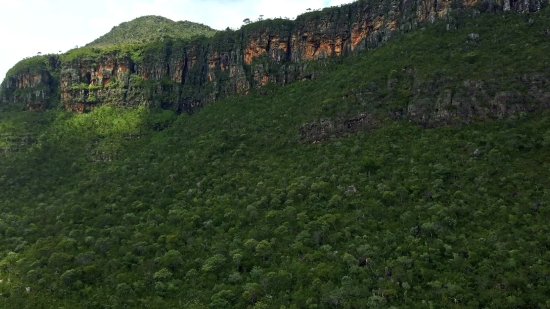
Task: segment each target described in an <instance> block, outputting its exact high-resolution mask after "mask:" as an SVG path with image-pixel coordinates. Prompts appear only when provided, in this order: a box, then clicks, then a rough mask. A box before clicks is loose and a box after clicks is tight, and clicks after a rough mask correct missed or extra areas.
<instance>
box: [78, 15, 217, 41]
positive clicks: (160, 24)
mask: <svg viewBox="0 0 550 309" xmlns="http://www.w3.org/2000/svg"><path fill="white" fill-rule="evenodd" d="M214 33H216V30H214V29H212V28H210V27H208V26H206V25H202V24H198V23H193V22H190V21H178V22H174V21H172V20H170V19H168V18H164V17H162V16H142V17H139V18H136V19H134V20H132V21H128V22H124V23H122V24H120V25H118V26H116V27H113V29H112V30H111V31H109V32H108V33H106V34H104V35H103V36H101V37H100V38H98V39H96V40H94V41H93V42H91V43H89V44H87V45H86V47H106V46H113V45H121V44H141V43H147V42H151V41H155V40H159V39H161V38H164V39H169V38H172V39H187V38H191V37H194V36H207V37H208V36H212V35H214Z"/></svg>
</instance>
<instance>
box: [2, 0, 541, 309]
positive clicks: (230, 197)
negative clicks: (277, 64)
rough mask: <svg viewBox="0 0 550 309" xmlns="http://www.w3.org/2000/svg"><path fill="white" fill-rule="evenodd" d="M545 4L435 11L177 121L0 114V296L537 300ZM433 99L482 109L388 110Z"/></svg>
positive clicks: (192, 300)
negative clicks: (288, 79)
mask: <svg viewBox="0 0 550 309" xmlns="http://www.w3.org/2000/svg"><path fill="white" fill-rule="evenodd" d="M549 17H550V11H549V10H548V8H544V9H543V10H542V11H541V12H540V13H535V14H529V13H525V14H514V13H510V12H508V13H499V14H487V15H481V16H478V17H476V18H464V19H462V20H460V21H459V22H458V23H457V28H456V29H452V30H448V27H447V25H446V24H445V23H444V22H436V23H434V24H430V25H429V27H426V28H425V29H418V30H416V31H412V32H411V33H409V34H406V35H403V36H400V37H399V38H397V39H396V40H394V41H391V42H388V43H387V44H386V45H384V46H383V47H381V48H379V49H377V50H372V51H365V52H362V53H358V54H355V55H352V56H350V57H348V58H332V59H325V60H321V61H312V62H309V63H308V65H309V66H310V68H311V69H312V70H316V71H317V72H319V74H318V77H317V78H315V79H314V80H308V81H303V82H298V83H294V84H291V85H288V86H285V87H279V86H275V85H267V86H265V87H263V88H259V89H255V90H252V91H251V93H250V94H249V95H247V96H234V97H231V98H228V99H224V100H220V101H218V102H215V103H212V104H210V105H207V106H205V107H204V108H202V109H200V110H198V111H197V112H196V113H194V114H193V115H189V114H187V113H182V114H179V115H178V114H176V113H174V112H172V111H170V110H162V109H150V108H145V107H141V108H135V109H124V108H115V107H112V106H102V107H99V108H96V109H95V110H93V111H92V112H89V113H82V114H77V113H70V112H66V111H63V110H61V109H51V110H47V111H42V112H38V111H36V112H30V111H21V109H23V106H20V105H17V104H2V105H0V149H1V150H2V151H1V152H0V156H1V163H0V192H2V193H1V194H0V235H1V236H2V237H0V307H2V308H53V307H56V308H57V307H59V308H61V307H65V308H68V307H74V308H138V307H139V308H179V307H182V308H550V302H549V301H548V295H550V250H549V238H548V234H549V232H550V225H549V223H550V222H549V220H550V162H549V161H548V154H549V151H550V112H549V111H548V108H549V107H548V106H547V105H545V104H544V103H540V101H536V100H535V99H533V98H538V97H544V96H545V95H546V94H548V93H550V92H549V89H548V87H549V83H548V80H549V79H550V78H549V76H548V75H547V72H548V68H549V63H550V62H549V61H550V50H549V48H550V41H549V39H548V34H547V33H548V29H550V19H549ZM474 34H475V35H474ZM527 81H529V83H528V82H527ZM529 85H530V86H529ZM532 85H539V86H537V87H539V88H537V89H538V90H537V91H540V93H539V92H536V93H535V91H534V90H533V89H534V87H535V86H532ZM540 85H542V86H540ZM475 89H477V90H475ZM447 92H449V93H451V95H452V97H453V98H456V97H457V96H455V94H456V93H458V94H460V95H463V96H464V97H468V98H471V97H473V98H478V101H479V105H472V110H476V111H478V110H486V113H485V114H484V116H481V114H480V113H479V112H475V111H472V113H471V115H470V116H469V117H468V118H464V117H463V115H462V114H457V116H456V117H454V118H452V117H451V118H448V117H447V116H446V114H445V115H442V114H441V113H438V112H439V111H435V109H436V108H440V107H434V108H433V111H432V112H433V113H434V114H433V115H438V117H440V118H441V119H450V120H446V121H445V122H442V121H436V120H437V119H436V120H433V121H432V119H429V120H426V121H420V120H417V119H420V118H414V117H415V116H413V115H412V114H411V113H407V111H411V110H412V109H413V107H415V106H418V105H419V104H421V103H422V102H419V95H420V94H422V95H433V96H441V97H442V98H444V95H445V93H447ZM485 96H489V97H491V98H496V99H494V100H495V101H494V102H493V101H492V102H493V103H491V102H488V101H487V102H486V101H483V98H485ZM499 98H500V99H499ZM441 100H443V99H441ZM472 100H473V99H472ZM498 100H500V101H498ZM495 102H496V103H495ZM543 102H544V101H543ZM495 106H496V107H499V108H503V107H505V108H507V109H506V112H502V111H501V112H496V111H492V109H494V108H495ZM522 107H523V108H522ZM527 107H528V108H527ZM445 108H446V111H448V112H449V113H451V112H452V109H453V108H452V107H448V106H447V107H445ZM361 115H373V116H372V117H373V118H372V119H370V118H369V119H370V120H369V121H368V122H365V124H364V125H362V126H359V127H358V126H355V125H354V122H353V121H351V120H353V119H355V120H357V119H366V118H365V117H366V116H361ZM430 115H432V114H430ZM361 117H363V118H361ZM445 117H447V118H445ZM438 119H439V118H438ZM327 123H329V124H331V125H326V126H323V124H327ZM319 126H321V128H320V129H318V128H319Z"/></svg>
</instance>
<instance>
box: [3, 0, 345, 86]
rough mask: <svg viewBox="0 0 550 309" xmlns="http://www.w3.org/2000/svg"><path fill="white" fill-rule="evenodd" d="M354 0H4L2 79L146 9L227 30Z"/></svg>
mask: <svg viewBox="0 0 550 309" xmlns="http://www.w3.org/2000/svg"><path fill="white" fill-rule="evenodd" d="M349 2H353V1H352V0H297V1H294V0H114V1H113V0H93V1H82V0H0V40H1V41H0V42H1V43H0V80H3V78H4V76H5V75H6V73H7V71H8V70H9V69H10V68H11V67H12V66H13V65H15V64H16V63H17V62H18V61H19V60H21V59H23V58H25V57H29V56H34V55H36V54H37V53H38V52H41V53H43V54H46V53H57V52H58V51H60V50H61V51H67V50H69V49H71V48H73V47H74V46H76V45H78V46H82V45H85V44H87V43H89V42H91V41H93V40H95V39H96V38H98V37H100V36H101V35H103V34H105V33H107V32H109V31H110V30H111V29H112V28H113V27H114V26H116V25H118V24H120V23H122V22H125V21H130V20H132V19H134V18H137V17H140V16H144V15H160V16H164V17H167V18H170V19H172V20H174V21H178V20H189V21H193V22H198V23H202V24H206V25H208V26H210V27H212V28H215V29H219V30H223V29H225V28H227V27H231V28H234V29H238V28H240V26H241V25H242V21H243V19H245V18H250V19H257V18H258V16H259V15H264V18H274V17H289V18H295V17H296V15H299V14H301V13H303V12H305V11H306V9H308V8H311V9H321V8H324V7H328V6H336V5H340V4H344V3H349Z"/></svg>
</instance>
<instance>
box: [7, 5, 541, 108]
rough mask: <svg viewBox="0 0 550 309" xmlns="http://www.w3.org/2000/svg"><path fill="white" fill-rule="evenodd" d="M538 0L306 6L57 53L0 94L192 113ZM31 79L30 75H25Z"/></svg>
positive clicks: (31, 102)
mask: <svg viewBox="0 0 550 309" xmlns="http://www.w3.org/2000/svg"><path fill="white" fill-rule="evenodd" d="M543 3H544V1H539V0H531V1H527V2H513V3H512V2H509V1H505V2H503V3H500V2H495V1H492V0H489V1H477V2H470V1H466V2H462V1H457V2H451V1H436V2H435V4H434V5H432V4H430V3H428V2H427V1H422V0H418V1H414V2H406V3H405V2H403V3H402V4H400V5H397V4H392V3H385V4H384V5H382V6H373V5H372V4H371V3H370V2H369V1H357V2H354V3H351V4H348V5H344V6H341V7H336V8H330V9H325V10H323V11H320V12H310V13H306V14H303V15H300V16H299V17H298V18H297V19H296V21H287V20H265V21H262V22H257V23H253V24H250V25H247V26H243V27H242V28H241V29H240V30H238V31H222V32H218V33H217V34H216V35H215V36H214V37H212V38H209V39H206V38H203V39H196V40H192V41H180V40H176V41H172V40H169V41H167V42H156V43H153V44H146V45H145V46H143V47H139V48H138V47H128V48H119V49H116V48H115V49H112V50H110V51H101V50H98V49H93V48H85V49H79V50H75V51H72V52H69V53H68V54H65V55H61V56H60V57H59V59H60V61H59V62H57V61H55V62H56V63H58V64H59V65H58V66H56V68H55V69H53V70H52V71H51V72H50V71H49V70H48V69H43V68H38V69H37V70H35V71H36V72H20V74H19V75H18V74H15V75H12V76H8V77H7V78H6V79H5V80H4V81H3V83H2V86H1V88H0V90H1V94H0V96H1V97H0V101H1V102H2V103H3V104H6V103H9V102H16V101H17V102H24V103H25V104H26V105H27V108H29V109H44V108H48V106H59V107H63V108H65V109H68V110H73V111H78V112H84V111H89V110H91V109H93V108H95V107H96V106H99V105H102V104H111V105H115V106H140V105H147V106H157V107H163V108H168V109H172V110H175V111H178V112H182V111H187V112H192V110H193V109H195V108H197V107H200V106H203V105H205V104H208V103H210V102H213V101H216V100H218V99H220V98H224V97H227V96H230V95H234V94H246V93H247V92H249V91H251V90H253V89H258V88H261V87H262V86H265V85H266V84H268V83H273V84H278V85H286V84H288V83H292V82H294V81H299V80H304V79H311V78H314V77H315V74H316V72H315V71H312V70H310V69H308V64H307V61H314V60H320V59H327V58H331V57H337V56H346V55H350V54H352V53H354V52H357V51H360V50H365V49H371V48H376V47H377V46H380V45H381V44H384V43H385V42H387V41H388V40H390V39H391V38H392V37H393V36H395V35H397V34H399V33H406V32H408V31H410V30H412V29H414V28H416V27H418V26H419V24H420V23H426V25H428V24H430V23H432V22H434V21H436V20H446V21H447V24H448V26H447V28H448V30H452V29H453V27H454V24H455V23H456V22H457V20H455V18H467V17H468V16H470V17H471V16H475V15H476V14H477V15H478V14H479V13H480V12H481V11H485V12H489V13H490V12H496V11H500V12H505V11H507V10H511V11H517V12H531V11H532V12H536V11H538V10H540V7H541V5H542V4H543ZM44 59H46V58H44ZM46 62H52V61H49V60H48V61H46ZM310 67H311V66H310ZM11 72H13V71H11ZM31 75H32V76H31ZM31 79H32V80H34V81H35V82H31V83H29V82H26V80H31ZM38 80H40V81H44V82H38ZM115 80H116V82H114V81H115Z"/></svg>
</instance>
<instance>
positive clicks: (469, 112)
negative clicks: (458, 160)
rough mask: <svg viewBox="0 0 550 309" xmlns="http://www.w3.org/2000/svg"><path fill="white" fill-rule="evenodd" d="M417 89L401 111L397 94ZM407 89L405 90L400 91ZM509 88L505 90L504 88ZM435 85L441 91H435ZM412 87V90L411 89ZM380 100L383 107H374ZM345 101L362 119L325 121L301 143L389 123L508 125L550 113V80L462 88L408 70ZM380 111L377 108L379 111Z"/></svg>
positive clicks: (304, 130)
mask: <svg viewBox="0 0 550 309" xmlns="http://www.w3.org/2000/svg"><path fill="white" fill-rule="evenodd" d="M406 83H409V84H413V85H414V93H413V94H412V95H411V96H410V97H409V98H408V99H407V101H408V102H406V103H405V104H399V106H395V105H394V104H392V102H391V96H387V97H385V98H381V95H380V93H382V92H386V93H391V92H392V91H394V92H395V90H397V91H399V89H396V88H398V87H403V86H404V85H403V84H406ZM399 84H401V85H399ZM503 84H506V85H508V86H507V88H508V89H503V87H502V85H503ZM434 85H437V86H436V87H434ZM405 87H406V86H405ZM373 98H377V102H376V103H375V102H373ZM342 100H355V101H357V102H358V103H359V104H360V105H361V106H363V109H364V111H363V112H361V113H358V114H357V115H351V116H350V115H348V116H338V117H335V118H322V119H319V120H316V121H312V122H309V123H306V124H304V125H302V126H301V127H300V136H301V141H302V142H304V143H309V142H313V143H316V142H320V141H325V140H329V139H332V138H340V137H343V136H347V135H349V134H353V133H355V132H357V131H361V130H365V129H372V128H376V127H378V126H380V125H381V124H382V123H383V122H384V120H388V119H389V120H392V121H397V120H402V119H406V120H408V121H409V122H413V123H416V124H418V125H420V126H422V127H424V128H433V127H441V126H447V125H462V124H469V123H473V122H475V121H476V120H478V119H486V120H487V119H489V120H490V119H493V120H502V119H506V118H509V117H510V116H518V115H521V113H522V112H533V111H540V110H548V109H550V75H548V74H547V73H532V74H523V75H519V76H515V77H512V78H510V79H509V80H505V81H502V80H496V79H493V80H464V81H462V82H461V83H459V85H456V82H455V81H453V80H450V79H447V78H445V77H441V78H439V79H437V80H431V81H424V80H420V79H418V78H417V76H416V74H415V72H414V70H411V69H409V70H406V72H405V74H403V75H402V76H400V78H394V79H390V80H388V83H387V84H386V85H367V86H365V87H364V88H362V89H354V90H353V91H352V92H351V93H349V94H348V95H346V96H345V97H344V98H342ZM373 106H377V107H373Z"/></svg>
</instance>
